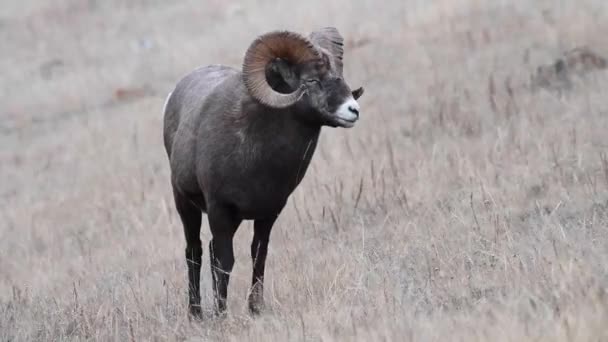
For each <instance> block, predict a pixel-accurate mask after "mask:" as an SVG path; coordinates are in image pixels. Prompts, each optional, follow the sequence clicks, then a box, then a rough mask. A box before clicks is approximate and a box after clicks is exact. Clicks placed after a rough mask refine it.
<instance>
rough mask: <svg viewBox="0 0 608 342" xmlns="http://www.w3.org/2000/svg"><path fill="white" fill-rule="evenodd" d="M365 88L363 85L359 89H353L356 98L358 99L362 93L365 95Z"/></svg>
mask: <svg viewBox="0 0 608 342" xmlns="http://www.w3.org/2000/svg"><path fill="white" fill-rule="evenodd" d="M364 91H365V90H364V89H363V87H359V89H355V90H353V91H352V94H353V97H354V98H355V100H358V99H359V98H360V97H361V95H363V92H364Z"/></svg>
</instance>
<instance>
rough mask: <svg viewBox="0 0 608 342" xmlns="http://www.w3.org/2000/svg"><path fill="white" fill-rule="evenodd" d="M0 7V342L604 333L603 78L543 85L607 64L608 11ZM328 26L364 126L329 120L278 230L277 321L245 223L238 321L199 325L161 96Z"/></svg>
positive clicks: (511, 6)
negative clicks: (256, 270)
mask: <svg viewBox="0 0 608 342" xmlns="http://www.w3.org/2000/svg"><path fill="white" fill-rule="evenodd" d="M0 9H1V11H0V42H1V44H0V46H1V47H2V53H1V54H0V70H1V72H0V341H26V340H27V341H32V340H43V341H50V340H89V339H92V340H116V341H127V340H131V341H147V340H152V341H165V340H179V341H185V340H188V341H193V340H207V341H286V340H296V341H409V340H412V341H528V340H530V341H532V340H533V341H606V340H608V329H607V328H606V327H607V325H608V293H607V290H608V71H606V70H602V69H600V68H593V67H591V68H587V69H588V70H586V71H585V72H583V71H581V70H579V69H576V70H575V69H567V70H566V71H565V73H566V74H565V75H566V77H568V78H569V81H570V82H569V86H565V85H564V84H563V83H559V82H557V81H555V82H554V81H552V80H549V81H547V82H549V83H550V86H549V87H536V86H533V85H534V84H533V82H531V75H533V74H534V73H535V72H536V70H537V68H538V67H539V66H541V65H548V64H550V63H553V62H554V61H556V59H557V58H558V57H559V56H560V55H562V53H564V52H565V51H568V50H571V49H573V48H576V47H579V46H587V47H589V48H591V49H593V50H594V51H595V52H597V53H598V54H599V55H603V56H608V44H607V41H606V33H607V32H608V4H607V3H606V2H605V1H602V0H586V1H566V0H561V1H553V0H517V1H476V0H436V1H432V2H431V1H418V0H406V1H403V0H395V1H385V2H382V5H379V2H376V1H364V0H362V1H354V2H353V1H346V0H344V1H342V0H341V1H331V2H329V1H318V0H313V1H306V2H298V3H297V4H294V3H287V2H281V3H275V2H274V1H267V0H266V1H258V2H257V3H256V2H254V1H245V2H241V3H240V4H236V3H234V2H228V1H226V2H223V1H219V0H209V1H206V2H201V1H194V0H188V1H180V2H175V3H173V2H168V1H153V0H148V1H144V0H135V1H120V0H108V1H103V2H102V1H94V0H91V1H79V0H57V1H53V2H50V1H36V0H22V1H18V2H17V1H4V2H3V3H2V5H0ZM327 25H331V26H336V27H338V28H339V29H340V31H341V32H342V34H343V35H344V36H345V39H346V41H347V44H346V47H345V48H346V49H345V50H346V52H345V76H346V79H347V81H348V82H349V83H350V84H351V85H352V86H353V87H358V86H359V85H363V86H364V87H365V88H366V92H365V95H364V96H363V97H362V99H361V106H362V119H361V120H360V121H359V122H358V124H357V126H356V127H355V128H353V129H350V130H344V129H324V130H323V132H322V137H321V140H320V142H319V149H318V150H317V153H316V155H315V157H314V158H313V162H312V164H311V168H310V170H309V172H308V174H307V175H306V178H305V179H304V181H303V182H302V184H301V185H300V187H299V188H298V189H297V190H296V192H295V193H294V195H293V197H292V198H291V199H290V201H289V203H288V206H287V208H286V209H285V211H284V212H283V214H282V216H281V217H280V218H279V220H278V222H277V225H276V226H275V229H274V231H273V235H272V237H271V242H270V250H269V255H268V263H267V272H266V274H267V278H266V279H267V280H266V301H267V304H269V308H268V310H267V311H265V313H264V314H263V315H261V316H260V317H258V318H252V317H250V316H249V315H248V313H247V308H246V301H245V298H246V294H247V291H248V286H249V281H250V274H251V273H250V272H251V260H250V257H249V244H250V240H251V236H252V225H251V223H250V222H246V223H244V224H243V225H242V226H241V228H240V229H239V231H238V232H237V235H236V238H235V253H236V264H235V268H234V271H233V274H232V278H231V283H230V289H229V315H228V317H227V318H225V319H216V318H212V317H209V318H207V319H206V320H205V321H203V322H191V321H189V320H188V318H187V307H186V302H187V295H186V263H185V260H184V259H183V250H184V247H185V242H184V238H183V234H182V228H181V224H180V222H179V218H178V216H177V214H176V212H175V209H174V205H173V199H172V196H171V188H170V184H169V169H168V163H167V160H166V155H165V152H164V149H163V146H162V113H161V111H162V105H163V101H164V98H165V96H166V94H167V93H168V92H169V91H171V90H172V87H173V85H174V84H175V82H176V81H177V80H178V79H179V78H180V77H181V76H182V75H184V74H185V73H187V72H189V71H190V70H192V69H194V68H196V67H198V66H199V65H204V64H208V63H223V64H228V65H232V66H237V67H238V66H240V64H241V62H242V57H243V54H244V51H245V49H246V48H247V46H248V44H249V42H250V41H251V40H253V39H254V38H255V37H256V36H257V35H258V34H261V33H264V32H266V31H269V30H273V29H277V28H286V29H292V30H296V31H299V32H310V31H311V30H313V29H316V28H318V27H321V26H327ZM562 76H563V75H562ZM558 78H559V77H558ZM562 78H563V77H562ZM202 231H203V233H202V239H203V243H204V244H206V243H207V242H208V241H209V235H210V233H209V229H208V225H207V223H206V222H204V224H203V229H202ZM204 253H205V254H204V257H203V261H204V263H205V264H204V265H203V271H204V272H203V274H202V285H201V291H202V295H203V306H204V308H205V309H206V310H210V309H211V307H212V300H211V294H212V291H211V287H210V283H211V282H210V274H209V265H208V261H209V259H208V254H207V251H206V250H205V252H204Z"/></svg>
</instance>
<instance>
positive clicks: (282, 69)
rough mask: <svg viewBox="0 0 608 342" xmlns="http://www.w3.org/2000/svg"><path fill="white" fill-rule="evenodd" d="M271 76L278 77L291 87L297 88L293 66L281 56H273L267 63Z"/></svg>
mask: <svg viewBox="0 0 608 342" xmlns="http://www.w3.org/2000/svg"><path fill="white" fill-rule="evenodd" d="M268 69H269V71H270V74H271V75H269V76H270V77H271V78H273V77H274V78H278V79H280V80H281V81H283V82H285V83H287V85H289V86H290V87H292V88H297V86H298V78H297V75H296V73H295V70H294V66H293V65H291V64H290V63H289V62H287V61H286V60H284V59H282V58H275V59H274V60H272V61H271V62H270V63H268Z"/></svg>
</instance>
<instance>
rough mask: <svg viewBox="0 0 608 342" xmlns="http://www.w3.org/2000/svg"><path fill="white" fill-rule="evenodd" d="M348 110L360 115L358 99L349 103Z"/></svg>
mask: <svg viewBox="0 0 608 342" xmlns="http://www.w3.org/2000/svg"><path fill="white" fill-rule="evenodd" d="M348 110H349V111H350V112H351V113H353V114H355V115H356V116H357V118H358V117H359V104H358V103H357V101H355V103H354V104H349V105H348Z"/></svg>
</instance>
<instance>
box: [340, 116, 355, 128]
mask: <svg viewBox="0 0 608 342" xmlns="http://www.w3.org/2000/svg"><path fill="white" fill-rule="evenodd" d="M357 119H358V118H354V119H352V120H347V119H344V118H341V117H337V118H336V122H337V123H338V125H339V126H341V127H345V128H351V127H353V126H354V125H355V122H357Z"/></svg>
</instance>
